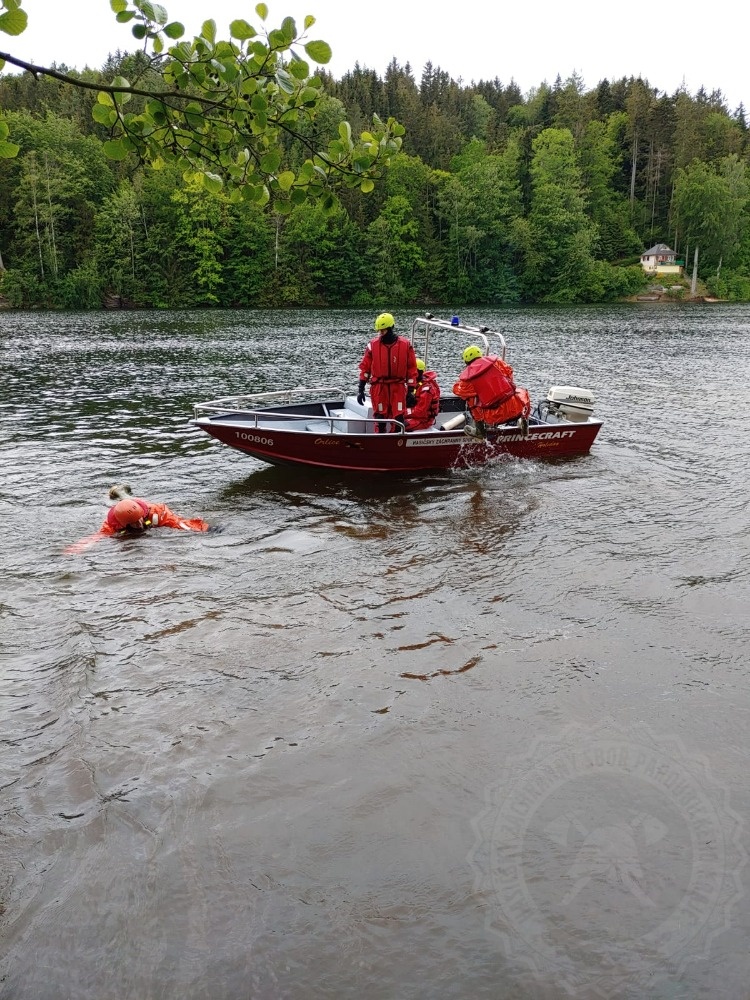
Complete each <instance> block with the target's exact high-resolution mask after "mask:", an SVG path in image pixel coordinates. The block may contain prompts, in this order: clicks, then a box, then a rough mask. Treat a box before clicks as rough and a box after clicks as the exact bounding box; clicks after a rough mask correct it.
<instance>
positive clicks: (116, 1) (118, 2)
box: [109, 0, 128, 14]
mask: <svg viewBox="0 0 750 1000" xmlns="http://www.w3.org/2000/svg"><path fill="white" fill-rule="evenodd" d="M127 5H128V4H127V0H109V6H110V9H111V11H112V13H113V14H120V13H122V11H124V10H125V8H126V7H127Z"/></svg>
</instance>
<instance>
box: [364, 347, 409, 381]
mask: <svg viewBox="0 0 750 1000" xmlns="http://www.w3.org/2000/svg"><path fill="white" fill-rule="evenodd" d="M369 348H370V349H369V353H370V359H369V361H370V366H369V367H370V371H369V372H365V371H362V370H361V369H360V371H361V375H362V378H367V376H368V375H369V376H370V378H371V379H372V381H373V382H405V381H406V380H407V379H408V378H409V367H410V366H409V353H410V351H411V352H413V348H412V346H411V342H410V341H408V340H407V339H406V338H405V337H397V338H396V341H395V343H393V344H384V343H383V341H382V339H381V338H380V337H375V338H374V339H373V340H371V341H370V345H369ZM367 354H368V352H365V357H364V359H363V362H362V368H366V367H367V360H368V357H367Z"/></svg>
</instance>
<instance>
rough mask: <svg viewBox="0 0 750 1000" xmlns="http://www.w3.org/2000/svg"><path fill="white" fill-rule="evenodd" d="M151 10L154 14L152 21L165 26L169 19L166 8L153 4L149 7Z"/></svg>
mask: <svg viewBox="0 0 750 1000" xmlns="http://www.w3.org/2000/svg"><path fill="white" fill-rule="evenodd" d="M151 8H152V10H153V12H154V14H153V17H152V20H153V21H156V23H157V24H166V23H167V20H168V18H169V14H167V9H166V7H162V5H161V4H158V3H154V4H152V5H151Z"/></svg>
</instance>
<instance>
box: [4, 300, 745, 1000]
mask: <svg viewBox="0 0 750 1000" xmlns="http://www.w3.org/2000/svg"><path fill="white" fill-rule="evenodd" d="M410 318H411V317H409V316H407V315H406V314H399V315H398V316H397V320H398V321H399V323H400V325H401V326H402V328H403V326H405V325H406V324H407V322H408V320H410ZM462 319H464V320H465V321H467V322H488V323H491V324H498V325H499V327H500V328H501V329H502V330H504V331H505V332H506V334H507V337H508V341H509V345H510V353H509V359H510V361H511V363H512V364H513V365H514V366H515V369H516V372H517V375H518V379H519V381H520V382H522V383H525V384H527V385H528V386H529V388H530V389H531V391H532V396H533V397H534V398H539V396H540V394H542V393H543V392H546V389H547V388H548V386H549V385H551V384H573V385H582V386H586V387H591V388H593V389H594V390H595V392H596V394H597V400H598V402H597V415H598V416H601V417H603V419H604V421H605V425H604V428H603V430H602V431H601V433H600V436H599V439H598V441H597V443H596V444H595V446H594V449H593V451H592V453H591V455H590V456H588V457H586V458H581V459H576V460H573V461H566V462H560V463H558V464H542V463H536V462H519V461H506V462H499V463H497V464H495V465H494V466H492V467H489V468H484V469H481V470H477V471H461V472H455V473H447V474H445V475H437V476H434V475H433V476H427V477H421V478H413V479H408V478H407V479H401V480H398V481H395V482H393V481H387V480H383V479H378V478H367V477H363V478H346V477H342V476H337V475H327V474H322V473H321V474H310V473H305V472H298V471H290V470H280V469H271V468H269V467H267V466H263V465H261V464H260V463H257V462H255V461H254V460H253V459H250V458H247V457H244V456H242V455H240V454H239V453H237V452H232V451H230V450H228V449H225V448H222V447H221V446H220V445H218V444H216V443H213V442H211V441H209V440H208V439H207V438H204V437H203V436H202V435H201V434H200V433H199V432H197V431H195V430H194V429H192V428H191V427H190V426H189V424H188V419H189V417H190V416H191V404H192V403H193V402H194V401H200V400H203V399H211V398H215V397H216V396H220V395H227V394H229V393H232V392H237V391H240V390H261V389H275V388H284V387H286V386H288V385H290V384H306V385H310V384H315V383H329V384H330V383H331V382H333V383H339V384H340V383H344V384H347V385H349V386H352V387H353V386H354V385H355V382H356V366H357V363H358V361H359V357H360V355H361V352H362V349H363V347H364V343H365V341H366V339H367V337H368V336H369V326H370V324H371V321H372V316H371V315H370V314H369V313H366V314H365V313H356V314H352V313H345V312H339V313H325V314H323V313H297V312H295V313H279V312H273V313H249V312H248V313H245V312H237V313H211V314H208V313H206V314H204V313H184V314H179V313H171V314H167V315H160V314H150V313H148V314H147V313H142V314H117V315H109V314H107V315H88V314H87V315H78V314H74V315H71V314H68V315H54V314H46V313H37V314H26V315H15V314H9V313H5V314H1V315H0V365H1V366H2V367H1V371H0V404H1V406H0V425H1V429H0V435H1V441H0V448H1V451H0V458H1V461H2V476H1V479H0V517H1V521H0V524H2V539H3V548H2V568H3V578H2V596H1V597H0V611H1V612H2V616H1V618H0V626H1V627H2V655H3V666H2V689H1V693H2V702H1V703H0V748H1V753H0V787H2V799H1V800H0V861H1V862H2V867H1V868H0V905H1V906H2V907H3V910H4V912H3V913H2V916H0V942H1V943H0V954H1V956H2V960H1V961H0V997H2V1000H63V998H68V997H70V998H76V1000H151V998H154V1000H156V998H169V1000H172V998H175V1000H198V998H201V1000H202V998H210V1000H235V998H259V1000H266V998H269V1000H272V998H273V1000H275V998H280V1000H281V998H284V1000H286V998H289V1000H297V998H305V1000H308V998H309V1000H316V998H324V997H325V998H328V997H332V998H357V1000H359V998H365V1000H370V998H378V1000H379V998H419V1000H432V998H469V997H471V998H473V997H488V998H490V997H491V998H496V997H499V998H504V997H512V998H524V997H540V998H545V1000H546V998H553V997H558V996H564V995H571V996H577V997H585V998H588V997H598V996H615V997H643V996H649V997H665V998H666V997H670V998H673V997H690V998H694V997H700V998H704V997H705V998H723V997H731V998H735V997H736V998H744V997H747V996H748V995H750V990H749V989H748V986H747V983H748V977H749V975H750V959H749V957H748V949H747V936H748V932H749V931H750V897H749V896H748V894H747V891H746V888H747V881H746V879H747V870H746V868H745V859H746V854H745V852H746V851H747V850H748V840H749V839H750V822H748V816H749V812H750V788H749V785H750V782H749V781H748V773H749V765H750V753H749V751H748V723H749V722H750V680H749V677H748V674H749V671H750V662H749V657H748V649H749V648H750V644H749V643H748V626H747V620H748V611H749V610H750V602H749V600H748V599H749V598H750V572H749V570H748V565H750V534H749V529H750V507H749V506H748V501H747V489H748V473H749V472H750V435H749V434H748V431H747V428H746V425H745V416H746V408H747V405H748V400H749V393H748V384H749V382H750V309H749V308H747V307H725V306H710V307H709V306H703V307H697V306H686V305H675V306H662V305H657V306H650V305H643V306H632V307H631V306H628V307H617V308H590V309H570V310H549V311H541V310H539V311H536V310H535V311H532V310H527V311H522V310H518V311H508V312H502V313H496V314H491V313H490V314H482V315H479V314H473V313H467V314H466V315H464V316H462ZM431 361H432V362H433V363H434V364H435V365H436V367H437V369H438V373H439V375H440V376H441V382H442V383H443V385H444V386H448V385H449V384H450V382H451V381H452V378H453V376H454V375H455V374H456V371H457V368H458V363H457V361H458V359H457V358H456V357H454V356H453V354H452V351H451V350H449V349H448V348H444V349H443V350H438V351H437V352H436V354H435V355H434V356H433V358H432V359H431ZM122 480H127V481H129V482H130V483H131V484H132V485H133V487H134V489H135V491H136V492H137V493H139V494H141V495H143V496H146V497H147V498H149V499H152V500H160V501H164V502H166V503H168V504H169V505H170V506H171V507H172V508H173V509H174V510H176V511H177V512H178V513H181V514H184V515H191V516H202V517H204V518H206V519H207V520H208V521H209V522H210V523H211V524H212V525H214V526H215V527H216V529H217V530H214V531H212V532H210V533H208V534H206V535H192V534H188V533H182V532H172V531H168V530H166V529H165V530H163V531H155V532H152V533H151V534H149V535H148V536H145V537H143V538H140V539H135V540H128V541H117V540H111V539H107V540H104V541H102V542H100V543H99V544H98V545H97V546H95V547H94V548H92V549H90V550H89V551H88V552H86V553H85V554H83V555H79V556H67V555H64V553H63V549H64V547H65V545H66V544H68V543H69V542H72V541H74V540H75V539H77V538H79V537H81V536H83V535H86V534H88V533H89V532H90V531H93V530H95V529H96V528H97V527H98V525H99V524H100V522H101V520H102V517H103V515H104V513H105V511H106V506H107V505H106V499H105V497H106V490H107V488H108V486H109V485H110V484H111V483H113V482H118V481H122Z"/></svg>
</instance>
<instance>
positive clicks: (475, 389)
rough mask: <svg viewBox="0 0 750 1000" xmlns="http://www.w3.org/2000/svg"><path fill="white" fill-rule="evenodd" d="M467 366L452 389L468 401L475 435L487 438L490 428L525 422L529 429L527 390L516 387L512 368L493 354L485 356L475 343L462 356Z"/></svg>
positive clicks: (529, 409)
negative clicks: (513, 421)
mask: <svg viewBox="0 0 750 1000" xmlns="http://www.w3.org/2000/svg"><path fill="white" fill-rule="evenodd" d="M463 362H464V364H465V365H466V367H465V368H464V370H463V371H462V372H461V374H460V375H459V376H458V382H456V384H455V385H454V386H453V392H454V393H455V395H456V396H460V397H461V398H462V399H465V400H466V404H467V406H468V408H469V412H470V413H471V416H472V417H473V419H474V423H475V427H476V436H477V437H484V435H485V431H486V428H487V427H488V426H497V424H506V423H508V422H509V421H511V420H518V419H520V420H521V421H522V426H523V427H524V429H525V428H526V427H527V426H528V416H529V413H530V412H531V401H530V399H529V394H528V392H527V391H526V389H518V388H516V384H515V382H514V381H513V369H512V368H511V366H510V365H509V364H507V362H505V361H503V359H502V358H498V357H497V356H496V355H494V354H488V355H487V357H485V356H484V352H483V351H482V349H481V348H480V347H477V346H476V345H475V344H472V345H471V346H470V347H467V348H466V350H465V351H464V353H463Z"/></svg>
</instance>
